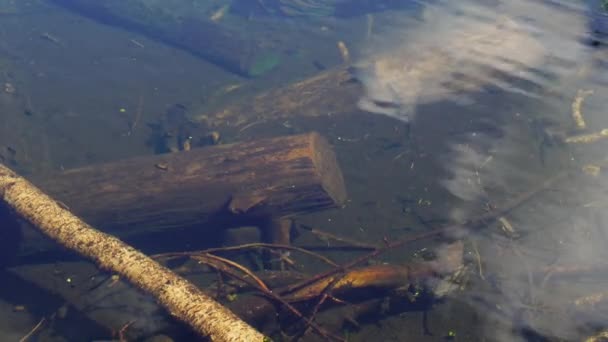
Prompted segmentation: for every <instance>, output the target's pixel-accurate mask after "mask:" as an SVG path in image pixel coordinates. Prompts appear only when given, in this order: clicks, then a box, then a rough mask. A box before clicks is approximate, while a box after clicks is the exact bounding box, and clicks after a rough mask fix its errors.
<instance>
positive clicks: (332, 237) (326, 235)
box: [300, 224, 378, 250]
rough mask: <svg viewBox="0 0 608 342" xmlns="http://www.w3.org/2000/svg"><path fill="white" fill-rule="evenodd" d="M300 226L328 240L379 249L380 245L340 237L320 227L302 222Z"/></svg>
mask: <svg viewBox="0 0 608 342" xmlns="http://www.w3.org/2000/svg"><path fill="white" fill-rule="evenodd" d="M300 227H301V228H302V229H304V230H307V231H309V232H310V233H311V234H313V235H316V236H317V237H320V238H323V239H328V240H334V241H338V242H341V243H345V244H347V245H351V246H355V247H358V248H364V249H368V250H370V249H371V250H373V249H377V248H378V246H377V245H370V244H367V243H362V242H359V241H355V240H351V239H349V238H345V237H340V236H337V235H334V234H331V233H327V232H324V231H321V230H319V229H316V228H313V227H310V226H307V225H304V224H301V225H300Z"/></svg>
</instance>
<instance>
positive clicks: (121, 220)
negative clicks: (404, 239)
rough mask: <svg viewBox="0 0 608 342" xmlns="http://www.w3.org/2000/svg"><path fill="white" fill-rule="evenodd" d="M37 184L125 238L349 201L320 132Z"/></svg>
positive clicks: (111, 166)
mask: <svg viewBox="0 0 608 342" xmlns="http://www.w3.org/2000/svg"><path fill="white" fill-rule="evenodd" d="M34 183H35V184H37V185H39V186H40V187H41V188H42V189H43V190H44V191H46V192H47V193H48V194H50V195H51V196H53V198H56V199H57V200H59V201H61V202H63V203H65V204H66V205H67V206H69V208H70V210H71V211H72V212H74V213H76V214H77V215H79V216H81V217H83V218H84V219H85V220H86V221H87V222H90V223H91V224H93V225H95V226H99V227H100V228H102V229H104V230H106V229H107V230H116V231H117V234H120V235H121V236H123V235H122V234H123V233H125V234H129V233H136V232H137V231H138V230H140V229H141V230H145V231H146V232H148V231H154V230H160V229H162V228H166V227H184V226H193V225H198V226H199V227H200V224H201V223H214V222H215V223H217V224H218V225H223V226H226V225H229V224H231V223H232V222H234V224H235V225H238V224H242V223H243V222H245V223H251V222H253V221H255V220H256V219H260V220H265V219H267V218H269V217H274V218H280V217H288V216H293V215H296V214H302V213H310V212H314V211H317V210H322V209H328V208H333V207H336V206H340V205H341V204H342V203H343V202H344V201H345V199H346V190H345V187H344V181H343V178H342V173H341V171H340V168H339V166H338V164H337V161H336V158H335V155H334V153H333V151H332V149H331V147H330V145H329V144H328V143H327V141H326V140H325V139H324V138H323V137H321V136H320V135H319V134H317V133H308V134H302V135H293V136H285V137H278V138H272V139H263V140H256V141H250V142H242V143H236V144H230V145H219V146H213V147H206V148H195V149H192V150H190V151H185V152H178V153H170V154H163V155H155V156H144V157H137V158H132V159H127V160H122V161H116V162H111V163H107V164H101V165H92V166H88V167H83V168H78V169H73V170H68V171H65V172H63V173H61V174H58V175H56V176H49V177H46V178H45V179H44V180H41V181H40V182H38V183H37V182H36V181H34ZM218 222H219V223H218ZM207 226H210V227H211V226H213V224H208V225H207ZM201 229H202V228H201Z"/></svg>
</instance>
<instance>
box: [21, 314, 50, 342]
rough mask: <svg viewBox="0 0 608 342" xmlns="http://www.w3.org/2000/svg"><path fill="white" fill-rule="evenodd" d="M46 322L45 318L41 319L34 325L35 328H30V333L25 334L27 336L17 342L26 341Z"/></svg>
mask: <svg viewBox="0 0 608 342" xmlns="http://www.w3.org/2000/svg"><path fill="white" fill-rule="evenodd" d="M45 322H46V318H44V317H42V319H41V320H40V321H39V322H38V324H36V326H34V327H33V328H32V330H30V332H28V333H27V335H25V336H23V337H22V338H21V339H20V340H19V342H25V341H27V340H28V339H29V338H30V336H32V335H33V334H34V333H35V332H36V331H38V329H40V327H42V325H43V324H44V323H45Z"/></svg>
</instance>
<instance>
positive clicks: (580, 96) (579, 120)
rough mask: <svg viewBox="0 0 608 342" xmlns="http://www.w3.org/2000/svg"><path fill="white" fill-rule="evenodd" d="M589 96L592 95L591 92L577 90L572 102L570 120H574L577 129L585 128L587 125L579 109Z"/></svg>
mask: <svg viewBox="0 0 608 342" xmlns="http://www.w3.org/2000/svg"><path fill="white" fill-rule="evenodd" d="M591 94H593V90H582V89H579V91H578V92H577V93H576V97H575V98H574V101H573V102H572V119H573V120H574V124H575V125H576V128H577V129H585V128H587V123H586V122H585V118H584V117H583V112H582V110H581V107H582V105H583V101H584V100H585V98H586V97H587V96H589V95H591Z"/></svg>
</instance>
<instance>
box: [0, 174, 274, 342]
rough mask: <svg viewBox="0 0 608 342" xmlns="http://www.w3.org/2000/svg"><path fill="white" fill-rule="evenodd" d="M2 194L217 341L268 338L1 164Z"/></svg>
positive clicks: (25, 213) (17, 208) (47, 228)
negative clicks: (75, 214)
mask: <svg viewBox="0 0 608 342" xmlns="http://www.w3.org/2000/svg"><path fill="white" fill-rule="evenodd" d="M0 196H1V198H2V200H3V201H4V202H5V203H6V204H7V205H8V206H9V207H10V208H12V209H13V210H14V211H15V212H16V213H17V214H18V215H20V216H21V217H22V218H24V219H26V220H27V221H29V222H30V223H32V224H33V225H34V226H36V227H37V228H38V229H39V230H40V231H41V232H43V233H44V234H45V235H47V236H49V237H51V238H52V239H53V240H55V241H57V242H58V243H60V244H61V245H63V246H65V247H67V248H69V249H71V250H74V251H76V252H77V253H79V254H81V255H83V256H85V257H87V258H89V259H92V260H94V261H95V262H96V263H97V264H98V265H99V267H101V268H103V269H106V270H108V271H111V272H114V273H117V274H119V275H120V276H122V277H123V278H124V279H126V280H128V281H129V282H131V283H132V284H133V285H135V286H136V287H138V288H140V289H142V290H143V291H145V292H147V293H149V294H151V295H152V296H154V297H155V298H156V300H157V301H158V303H159V304H160V305H162V306H163V307H165V308H166V309H167V310H168V311H169V312H170V313H171V314H172V315H173V316H175V317H177V318H179V319H181V320H182V321H184V322H186V323H187V324H189V325H190V326H191V327H192V328H193V329H194V330H195V331H197V332H198V333H200V334H201V335H203V336H207V337H209V338H210V339H211V340H212V341H264V339H265V337H264V335H262V334H261V333H259V332H258V331H256V330H255V329H254V328H252V327H251V326H249V325H248V324H247V323H245V322H243V321H242V320H241V319H240V318H238V317H237V316H236V315H235V314H234V313H232V312H231V311H230V310H228V309H227V308H225V307H223V306H222V305H220V304H219V303H217V302H216V301H214V300H213V299H212V298H211V297H209V296H208V295H206V294H205V293H203V292H202V291H201V290H199V289H198V288H197V287H196V286H194V285H193V284H191V283H190V282H188V281H187V280H186V279H184V278H182V277H179V276H177V275H176V274H174V273H173V272H171V271H170V270H169V269H167V268H166V267H163V266H162V265H160V264H158V263H157V262H156V261H154V260H152V259H151V258H149V257H148V256H146V255H145V254H143V253H141V252H140V251H138V250H136V249H135V248H133V247H131V246H129V245H127V244H125V243H123V242H122V241H121V240H119V239H117V238H115V237H113V236H111V235H108V234H105V233H102V232H100V231H98V230H96V229H94V228H93V227H91V226H89V225H88V224H87V223H85V222H83V221H82V220H81V219H79V218H78V217H76V216H74V215H73V214H72V213H71V212H70V211H68V210H67V209H65V208H64V207H63V206H62V205H60V204H59V203H58V202H56V201H55V200H53V199H52V198H50V197H49V196H47V195H46V194H44V193H43V192H42V191H40V190H39V189H38V188H36V187H35V186H34V185H32V184H31V183H30V182H28V181H27V180H26V179H24V178H22V177H20V176H19V175H17V174H16V173H15V172H13V171H12V170H10V169H9V168H7V167H6V166H4V165H2V164H0Z"/></svg>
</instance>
